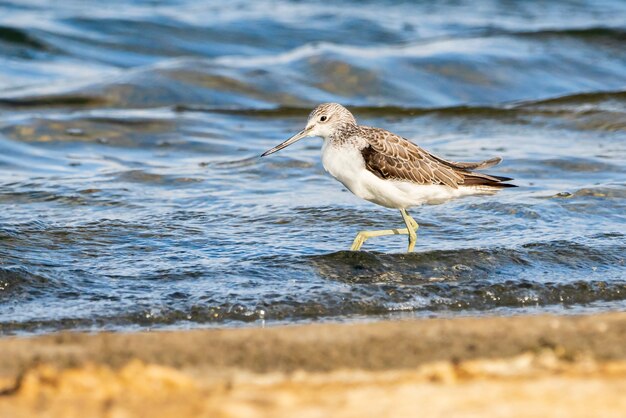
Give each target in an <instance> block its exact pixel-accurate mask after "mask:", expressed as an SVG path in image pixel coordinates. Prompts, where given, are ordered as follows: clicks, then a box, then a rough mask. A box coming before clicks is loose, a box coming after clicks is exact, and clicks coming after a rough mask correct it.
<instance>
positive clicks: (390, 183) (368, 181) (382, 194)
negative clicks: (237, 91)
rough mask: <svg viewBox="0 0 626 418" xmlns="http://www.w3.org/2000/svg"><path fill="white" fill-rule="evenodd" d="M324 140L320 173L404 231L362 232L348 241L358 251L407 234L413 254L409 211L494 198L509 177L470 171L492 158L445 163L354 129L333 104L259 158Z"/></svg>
mask: <svg viewBox="0 0 626 418" xmlns="http://www.w3.org/2000/svg"><path fill="white" fill-rule="evenodd" d="M312 136H318V137H322V138H323V139H324V145H323V147H322V163H323V165H324V169H326V171H327V172H329V173H330V174H331V175H332V176H333V177H334V178H336V179H337V180H339V182H341V183H342V184H343V185H344V186H345V187H346V188H348V190H350V191H351V192H352V193H354V194H355V195H356V196H358V197H360V198H361V199H365V200H367V201H370V202H372V203H376V204H377V205H381V206H384V207H387V208H393V209H399V210H400V213H401V214H402V219H404V223H405V225H406V228H402V229H386V230H380V231H361V232H359V233H358V234H357V236H356V238H355V239H354V242H353V243H352V248H351V250H353V251H357V250H359V249H360V248H361V246H362V245H363V243H364V242H365V240H367V239H368V238H372V237H380V236H384V235H400V234H402V235H408V236H409V246H408V249H407V251H408V252H411V251H413V249H414V247H415V241H416V239H417V234H416V232H417V228H418V224H417V222H415V220H414V219H413V218H412V217H411V216H410V215H409V214H408V212H407V209H408V208H411V207H414V206H419V205H422V204H424V203H438V202H442V201H445V200H448V199H452V198H455V197H460V196H467V195H473V194H494V193H495V192H496V191H498V190H499V189H502V188H505V187H515V186H514V185H512V184H508V183H504V182H506V181H509V180H512V179H510V178H508V177H499V176H493V175H489V174H484V173H477V172H475V171H474V170H478V169H483V168H489V167H493V166H495V165H497V164H498V163H500V161H502V158H500V157H495V158H491V159H489V160H485V161H481V162H476V163H463V162H454V161H448V160H445V159H443V158H440V157H438V156H436V155H433V154H431V153H429V152H428V151H426V150H424V149H422V148H420V147H419V146H417V145H415V144H414V143H412V142H411V141H409V140H407V139H405V138H402V137H401V136H398V135H396V134H393V133H391V132H389V131H386V130H384V129H380V128H372V127H369V126H361V125H358V124H357V122H356V119H355V118H354V116H352V113H350V111H349V110H348V109H346V108H345V107H343V106H341V105H340V104H337V103H324V104H321V105H319V106H317V107H316V108H315V109H314V110H313V111H312V112H311V114H310V115H309V119H308V121H307V124H306V127H305V128H304V129H303V130H302V131H300V132H298V133H297V134H295V135H294V136H292V137H291V138H289V139H288V140H286V141H285V142H283V143H281V144H279V145H277V146H275V147H274V148H272V149H270V150H268V151H266V152H264V153H263V155H261V156H262V157H265V156H266V155H269V154H272V153H274V152H276V151H279V150H281V149H283V148H285V147H288V146H289V145H291V144H293V143H294V142H296V141H299V140H300V139H302V138H305V137H312Z"/></svg>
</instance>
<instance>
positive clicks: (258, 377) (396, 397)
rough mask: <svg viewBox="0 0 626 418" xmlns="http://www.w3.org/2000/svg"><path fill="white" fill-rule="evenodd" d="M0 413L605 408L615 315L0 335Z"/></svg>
mask: <svg viewBox="0 0 626 418" xmlns="http://www.w3.org/2000/svg"><path fill="white" fill-rule="evenodd" d="M0 352H1V353H2V356H0V391H1V393H2V395H1V396H0V416H3V417H4V416H7V417H9V416H10V417H35V416H37V417H39V416H51V417H52V416H63V417H73V416H75V417H79V416H80V417H128V416H151V417H180V416H206V417H248V416H253V417H254V416H258V417H292V416H299V417H308V416H310V417H323V416H329V415H330V414H332V415H333V416H341V417H364V416H372V417H380V416H390V417H391V416H393V417H403V416H407V417H409V416H417V415H427V416H448V417H449V416H455V417H459V416H464V417H485V416H487V417H500V416H501V417H505V416H506V417H531V416H567V417H587V416H602V417H612V416H615V417H618V416H623V411H625V410H626V396H624V393H626V314H625V313H609V314H602V315H592V316H581V317H556V316H527V317H511V318H458V319H428V320H411V321H392V322H377V323H363V324H323V325H298V326H287V327H270V328H263V329H259V328H248V329H225V330H197V331H173V332H143V333H98V334H77V333H66V334H57V335H48V336H42V337H34V338H4V339H2V340H0Z"/></svg>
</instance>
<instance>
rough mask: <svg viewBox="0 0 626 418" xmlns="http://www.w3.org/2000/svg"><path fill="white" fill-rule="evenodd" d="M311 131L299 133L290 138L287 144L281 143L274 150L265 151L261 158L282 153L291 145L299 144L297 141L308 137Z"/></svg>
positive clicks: (306, 130)
mask: <svg viewBox="0 0 626 418" xmlns="http://www.w3.org/2000/svg"><path fill="white" fill-rule="evenodd" d="M310 130H311V129H304V130H302V131H300V132H298V133H297V134H295V135H294V136H292V137H291V138H289V139H288V140H286V141H285V142H283V143H280V144H278V145H276V146H275V147H274V148H272V149H270V150H267V151H265V152H264V153H263V154H261V157H265V156H266V155H270V154H273V153H275V152H276V151H280V150H281V149H283V148H286V147H288V146H289V145H291V144H293V143H294V142H297V141H299V140H301V139H302V138H304V137H306V136H307V134H308V133H309V131H310Z"/></svg>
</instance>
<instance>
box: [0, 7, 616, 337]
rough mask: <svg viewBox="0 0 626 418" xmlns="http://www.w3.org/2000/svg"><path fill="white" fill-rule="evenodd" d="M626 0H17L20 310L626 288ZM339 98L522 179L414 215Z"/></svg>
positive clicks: (337, 306) (13, 237) (12, 264)
mask: <svg viewBox="0 0 626 418" xmlns="http://www.w3.org/2000/svg"><path fill="white" fill-rule="evenodd" d="M625 22H626V3H624V2H623V1H619V0H615V1H610V0H607V1H592V0H587V1H582V0H581V1H577V2H570V1H554V2H540V1H528V2H515V1H482V0H481V1H478V2H476V1H454V2H452V1H450V2H437V3H436V4H432V3H431V2H419V3H418V4H413V2H406V3H405V2H394V1H384V0H379V1H368V2H344V3H341V5H328V4H322V3H320V2H313V1H298V2H295V1H294V2H288V1H278V2H275V1H269V0H260V1H256V2H240V1H231V2H228V4H226V5H225V4H224V2H200V1H193V0H176V1H174V0H171V1H147V0H146V1H132V0H112V1H108V2H106V3H105V4H103V3H101V2H95V1H86V0H84V1H68V2H48V1H44V0H26V1H24V0H20V1H17V0H9V1H7V0H0V333H2V334H12V333H24V332H26V333H32V332H48V331H53V330H58V329H123V330H124V329H138V328H146V327H150V328H163V327H175V328H187V327H196V326H215V325H228V326H232V325H240V324H246V323H253V324H258V323H261V321H267V322H269V323H277V322H294V321H303V320H304V321H307V320H346V319H356V318H380V317H388V316H396V315H401V316H431V315H453V314H468V313H471V314H476V313H485V314H490V313H495V314H511V313H516V312H527V311H531V312H573V313H579V312H584V311H604V310H623V309H625V308H626V273H625V271H626V269H625V258H626V48H625V47H624V46H625V45H626V24H625ZM324 101H337V102H340V103H343V104H345V105H347V106H349V107H350V108H351V110H353V111H354V113H355V115H356V116H357V118H358V119H359V121H360V122H361V123H363V124H367V125H373V126H380V127H384V128H387V129H390V130H392V131H394V132H397V133H399V134H402V135H404V136H405V137H407V138H411V139H413V140H414V141H415V142H417V143H419V144H420V145H421V146H423V147H425V148H427V149H429V150H431V151H433V152H435V153H438V154H440V155H442V156H444V157H446V158H449V159H455V160H478V159H484V158H488V157H491V156H494V155H502V156H504V157H505V161H504V163H503V164H502V165H501V166H499V167H497V168H496V169H492V172H494V173H495V174H501V175H505V176H510V177H514V178H515V183H516V184H517V185H519V186H520V187H519V188H518V189H512V190H505V191H503V192H501V193H500V194H498V195H497V196H495V197H471V198H466V199H461V200H456V201H452V202H449V203H446V204H442V205H436V206H425V207H421V208H418V209H414V210H413V211H412V213H413V215H414V217H415V218H416V219H417V220H418V222H420V224H421V228H420V230H419V239H418V244H417V247H416V253H414V254H403V250H404V249H405V247H406V242H405V239H404V238H403V237H397V236H396V237H385V238H379V239H374V240H371V241H368V242H367V243H366V245H365V246H364V249H365V250H366V251H364V252H359V253H354V252H349V251H345V250H347V249H348V248H349V246H350V244H351V241H352V239H353V238H354V235H355V233H356V232H357V231H358V230H360V229H368V228H369V229H373V228H388V227H391V226H398V227H399V226H401V222H402V221H401V218H400V216H399V215H398V214H397V212H396V211H391V210H388V209H384V208H380V207H377V206H375V205H372V204H370V203H367V202H363V201H360V200H358V199H357V198H356V197H354V196H352V195H351V194H350V193H349V192H346V191H345V190H343V187H342V186H341V185H340V184H339V183H336V182H335V181H334V180H333V179H331V178H330V177H329V176H328V175H326V174H325V173H324V170H323V168H322V166H321V163H320V158H319V154H320V151H319V149H320V146H321V141H320V140H319V139H309V140H307V141H302V142H300V143H299V144H298V145H295V146H293V147H291V148H290V149H288V150H285V151H282V152H281V153H278V154H275V155H273V156H272V157H269V158H264V159H259V158H258V155H259V154H260V153H261V152H262V151H264V150H266V149H268V148H270V147H271V146H273V145H275V144H277V143H278V142H280V141H282V140H283V139H285V138H287V137H288V136H290V135H291V134H293V133H295V132H297V131H298V130H299V129H301V128H302V127H303V126H304V123H305V120H306V116H307V114H308V112H309V111H310V109H311V107H313V106H314V105H315V104H317V103H319V102H324Z"/></svg>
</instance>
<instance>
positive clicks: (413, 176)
mask: <svg viewBox="0 0 626 418" xmlns="http://www.w3.org/2000/svg"><path fill="white" fill-rule="evenodd" d="M359 129H360V130H361V132H359V136H360V137H361V138H363V139H365V140H366V141H367V142H368V144H369V145H367V146H366V147H365V148H363V149H362V150H361V154H362V155H363V159H364V160H365V166H366V168H367V169H368V170H370V171H371V172H372V173H374V174H375V175H377V176H378V177H380V178H384V179H396V180H405V181H410V182H413V183H416V184H420V185H422V184H423V185H430V184H435V185H437V184H440V185H447V186H450V187H453V188H455V189H456V188H458V187H459V186H461V185H464V186H492V187H514V186H513V185H511V184H503V183H501V182H502V181H507V180H511V179H509V178H507V177H498V176H490V175H488V174H484V173H476V172H473V171H470V170H472V169H480V168H488V167H492V166H494V165H496V164H498V163H499V162H500V161H502V159H501V158H499V157H496V158H491V159H489V160H485V161H481V162H477V163H463V162H454V161H447V160H444V159H442V158H439V157H437V156H435V155H433V154H430V153H429V152H428V151H426V150H424V149H422V148H420V147H419V146H417V145H415V144H414V143H412V142H410V141H409V140H407V139H404V138H402V137H400V136H398V135H395V134H392V133H391V132H388V131H385V130H383V129H378V128H370V127H359Z"/></svg>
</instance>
